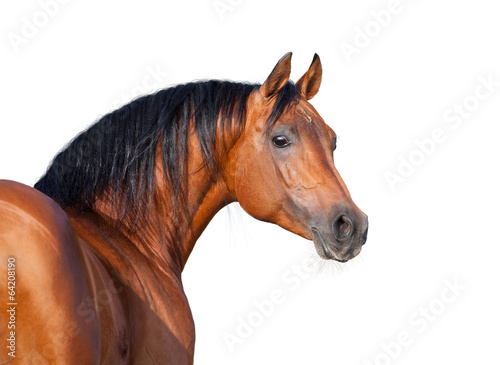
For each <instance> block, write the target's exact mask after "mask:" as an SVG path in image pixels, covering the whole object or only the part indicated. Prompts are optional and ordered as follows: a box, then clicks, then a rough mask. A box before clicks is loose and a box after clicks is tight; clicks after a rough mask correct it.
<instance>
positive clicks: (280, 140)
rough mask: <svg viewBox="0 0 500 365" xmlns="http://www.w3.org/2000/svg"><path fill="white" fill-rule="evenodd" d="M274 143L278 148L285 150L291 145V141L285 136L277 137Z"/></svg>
mask: <svg viewBox="0 0 500 365" xmlns="http://www.w3.org/2000/svg"><path fill="white" fill-rule="evenodd" d="M273 143H274V145H275V146H276V147H279V148H283V147H286V146H288V145H289V144H290V141H289V140H288V138H286V137H285V136H277V137H274V138H273Z"/></svg>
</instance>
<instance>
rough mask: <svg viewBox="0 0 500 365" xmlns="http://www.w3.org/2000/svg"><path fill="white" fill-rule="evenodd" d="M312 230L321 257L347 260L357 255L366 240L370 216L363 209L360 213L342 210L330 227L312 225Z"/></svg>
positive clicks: (341, 260) (315, 245)
mask: <svg viewBox="0 0 500 365" xmlns="http://www.w3.org/2000/svg"><path fill="white" fill-rule="evenodd" d="M311 232H312V236H313V242H314V247H315V248H316V252H317V253H318V255H319V256H320V257H321V258H323V259H325V260H336V261H340V262H346V261H349V260H350V259H352V258H354V257H356V256H357V255H358V254H359V253H360V252H361V247H362V246H363V245H364V244H365V242H366V239H367V237H368V217H367V216H366V214H364V213H362V212H361V211H360V212H359V213H358V214H354V213H349V212H342V213H339V214H338V215H337V216H336V217H335V218H334V219H333V223H332V224H331V225H330V226H329V227H328V228H326V229H325V228H324V229H322V228H321V226H320V225H318V226H315V225H312V226H311Z"/></svg>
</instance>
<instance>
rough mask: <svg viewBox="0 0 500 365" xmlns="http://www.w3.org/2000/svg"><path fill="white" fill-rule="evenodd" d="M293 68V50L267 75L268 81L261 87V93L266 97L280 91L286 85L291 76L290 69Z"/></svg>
mask: <svg viewBox="0 0 500 365" xmlns="http://www.w3.org/2000/svg"><path fill="white" fill-rule="evenodd" d="M291 69H292V52H288V53H287V54H286V55H284V56H283V57H282V58H281V59H280V60H279V61H278V63H277V64H276V66H274V68H273V70H272V71H271V74H270V75H269V76H268V77H267V79H266V81H265V82H264V83H263V84H262V86H261V87H260V88H259V91H260V93H261V94H262V96H264V97H265V98H269V97H271V96H273V95H275V94H277V93H278V91H280V89H281V88H282V87H283V86H285V84H286V83H287V81H288V79H289V78H290V71H291Z"/></svg>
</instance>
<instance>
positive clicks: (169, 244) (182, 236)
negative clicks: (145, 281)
mask: <svg viewBox="0 0 500 365" xmlns="http://www.w3.org/2000/svg"><path fill="white" fill-rule="evenodd" d="M193 155H194V156H195V157H190V158H189V159H188V161H187V168H188V171H189V173H188V174H187V175H186V177H185V179H184V186H185V194H184V200H183V201H182V203H179V204H178V208H177V214H174V209H173V204H172V199H171V194H170V189H169V188H168V187H167V186H166V184H165V182H164V179H163V176H164V175H163V169H162V167H161V165H162V164H161V163H157V168H156V184H155V192H154V196H153V199H152V204H151V206H150V207H149V209H148V210H147V212H148V213H147V216H143V217H142V218H140V219H139V220H138V221H137V224H136V226H135V228H134V230H130V229H129V228H128V227H126V226H119V227H118V228H104V229H102V228H97V227H111V226H113V225H116V224H115V223H114V217H116V214H115V212H113V211H110V209H111V208H109V207H111V206H112V204H107V203H106V201H100V202H99V203H98V204H96V207H95V209H94V212H93V217H92V218H91V220H93V221H96V220H97V221H99V223H100V224H98V225H97V226H96V228H95V229H96V231H97V232H95V233H96V234H98V235H101V237H106V238H105V239H101V240H99V243H90V244H91V245H92V244H95V245H97V246H95V247H92V248H93V249H94V251H97V252H98V253H100V256H101V257H103V256H107V255H109V252H112V253H113V254H116V255H118V256H121V257H122V258H125V259H126V260H127V261H128V262H129V263H130V264H131V265H134V262H137V263H138V265H142V266H144V265H145V263H146V265H147V264H149V265H150V267H153V268H158V269H160V270H161V271H165V272H168V273H169V274H172V273H173V274H174V275H175V276H177V277H178V278H179V279H180V276H181V272H182V270H183V268H184V266H185V264H186V262H187V260H188V258H189V255H190V254H191V251H192V250H193V248H194V245H195V243H196V241H197V239H198V238H199V237H200V235H201V234H202V232H203V230H204V229H205V228H206V226H207V225H208V223H209V222H210V220H211V219H212V218H213V217H214V216H215V214H216V213H217V212H218V211H219V210H220V209H221V208H223V207H224V206H225V205H227V204H228V203H230V202H232V201H233V199H232V196H231V194H229V193H228V191H227V188H226V187H225V185H224V184H223V183H221V182H214V181H213V179H211V178H210V177H209V176H208V174H207V173H206V170H205V169H204V168H202V169H200V166H201V165H202V161H201V160H200V157H199V156H201V155H200V154H198V153H194V154H193ZM197 156H198V157H197ZM96 216H97V217H96ZM74 219H76V220H78V219H79V218H74ZM82 219H83V220H85V219H87V220H88V218H85V217H82ZM72 220H73V219H72ZM84 226H85V227H86V225H84ZM112 230H114V231H113V233H112V234H110V232H111V231H112ZM81 231H82V228H80V232H81ZM80 232H77V234H79V233H80ZM109 237H116V238H111V239H110V238H109ZM87 241H88V240H87ZM113 241H117V242H113ZM99 246H101V247H99ZM102 246H105V247H102ZM110 250H111V251H110ZM113 251H114V252H113ZM138 252H139V253H140V256H141V257H140V259H137V257H135V256H136V255H137V253H138ZM111 266H113V269H115V270H117V271H119V268H117V267H114V266H115V265H111ZM134 269H139V270H141V268H140V267H137V268H134Z"/></svg>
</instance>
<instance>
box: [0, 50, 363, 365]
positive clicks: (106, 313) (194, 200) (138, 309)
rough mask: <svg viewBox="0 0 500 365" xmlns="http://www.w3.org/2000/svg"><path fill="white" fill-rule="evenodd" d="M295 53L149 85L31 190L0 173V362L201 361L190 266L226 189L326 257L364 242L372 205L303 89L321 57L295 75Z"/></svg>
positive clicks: (315, 81)
mask: <svg viewBox="0 0 500 365" xmlns="http://www.w3.org/2000/svg"><path fill="white" fill-rule="evenodd" d="M290 66H291V53H288V54H286V55H285V56H284V57H283V58H282V59H281V60H280V61H279V62H278V63H277V65H276V66H275V68H274V69H273V70H272V72H271V74H270V75H269V76H268V78H267V79H266V81H265V82H264V83H263V84H262V85H257V84H244V83H233V82H227V81H203V82H194V83H188V84H184V85H178V86H175V87H172V88H168V89H164V90H160V91H158V92H157V93H155V94H152V95H148V96H144V97H141V98H139V99H136V100H134V101H132V102H131V103H130V104H128V105H126V106H124V107H122V108H120V109H118V110H116V111H114V112H112V113H110V114H108V115H105V116H104V117H102V118H101V119H100V120H99V121H98V122H97V123H95V124H94V125H92V126H91V127H89V129H87V130H86V131H84V132H82V133H81V134H80V135H79V136H77V137H76V138H75V139H74V140H73V141H72V142H70V144H69V145H68V146H67V147H66V148H65V149H64V150H62V152H60V153H59V154H58V155H57V156H56V157H55V158H54V160H53V162H52V164H51V165H50V166H49V168H48V170H47V172H46V174H45V175H44V176H43V177H42V178H41V179H40V180H39V181H38V182H37V183H36V185H35V188H34V189H33V188H31V187H28V186H25V185H22V184H19V183H16V182H12V181H0V258H1V262H2V267H4V268H5V269H4V272H3V273H2V275H0V278H1V279H0V287H1V288H2V290H1V291H0V293H1V294H0V298H1V303H2V305H3V306H4V309H3V310H2V311H1V312H0V317H1V318H2V320H1V324H2V325H1V328H0V336H1V338H2V342H3V341H5V340H6V339H7V342H6V343H5V345H4V346H2V350H1V353H0V363H5V362H9V361H10V360H12V363H23V364H53V363H57V364H98V363H102V364H177V365H178V364H192V362H193V355H194V341H195V331H194V323H193V319H192V315H191V311H190V308H189V305H188V300H187V298H186V296H185V294H184V290H183V286H182V280H181V273H182V270H183V268H184V265H185V264H186V261H187V259H188V257H189V255H190V253H191V251H192V250H193V246H194V244H195V243H196V240H197V239H198V237H199V236H200V235H201V233H202V231H203V230H204V229H205V227H206V226H207V224H208V223H209V222H210V220H211V219H212V218H213V216H214V215H215V214H216V213H217V211H219V210H220V209H221V208H223V207H224V206H226V205H227V204H229V203H231V202H239V204H240V205H241V207H242V208H243V209H244V210H245V211H246V212H247V213H248V214H250V215H251V216H253V217H255V218H257V219H260V220H262V221H266V222H272V223H275V224H278V225H280V226H281V227H283V228H284V229H286V230H289V231H291V232H294V233H296V234H298V235H300V236H302V237H304V238H306V239H308V240H312V241H314V245H315V248H316V250H317V253H318V254H319V256H321V257H322V258H324V259H334V260H338V261H341V262H344V261H347V260H349V259H351V258H353V257H355V256H356V255H357V254H358V253H359V252H360V250H361V246H362V245H363V244H364V243H365V241H366V236H367V229H368V220H367V216H366V215H365V214H364V213H363V212H362V211H361V210H359V208H358V207H357V206H356V205H355V204H354V203H353V201H352V200H351V196H350V194H349V192H348V190H347V187H346V186H345V184H344V182H343V181H342V179H341V177H340V175H339V173H338V172H337V170H336V168H335V166H334V162H333V151H334V150H335V145H336V135H335V133H334V131H333V130H332V129H331V128H330V127H328V125H327V124H326V123H325V122H324V120H323V119H322V118H321V117H320V116H319V114H318V113H317V112H316V110H315V109H314V108H313V107H312V106H311V104H309V102H308V100H309V99H311V98H312V97H313V96H314V95H315V94H316V93H317V92H318V89H319V87H320V83H321V76H322V67H321V62H320V59H319V57H318V56H317V55H315V56H314V59H313V61H312V64H311V66H310V68H309V70H308V71H307V72H306V73H305V74H304V76H303V77H302V78H300V79H299V81H298V82H297V83H295V84H294V83H292V82H291V81H289V76H290ZM9 260H10V261H9ZM8 262H10V263H12V264H13V265H11V266H12V267H11V268H10V270H12V272H11V274H14V279H15V280H14V279H12V277H11V276H9V283H12V281H14V283H15V288H11V289H13V292H10V294H9V295H12V294H14V295H12V297H8V296H7V295H8V294H7V289H6V288H7V287H8V283H7V264H8ZM11 279H12V280H11ZM11 302H12V303H13V304H12V305H9V306H7V309H9V310H11V311H10V312H7V311H6V310H5V306H6V305H7V303H11ZM6 323H7V324H9V325H7V324H6Z"/></svg>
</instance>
